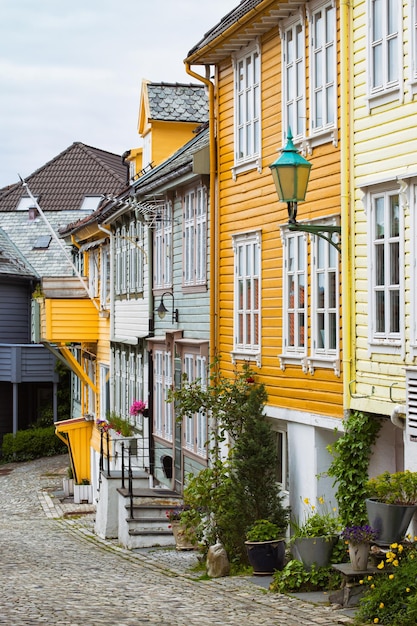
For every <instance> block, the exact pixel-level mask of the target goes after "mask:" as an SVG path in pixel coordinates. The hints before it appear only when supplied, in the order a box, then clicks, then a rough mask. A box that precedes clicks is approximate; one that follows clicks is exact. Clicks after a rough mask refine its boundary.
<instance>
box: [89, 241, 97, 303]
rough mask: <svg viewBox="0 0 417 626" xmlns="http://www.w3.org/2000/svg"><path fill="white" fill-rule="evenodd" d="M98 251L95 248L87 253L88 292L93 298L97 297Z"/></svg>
mask: <svg viewBox="0 0 417 626" xmlns="http://www.w3.org/2000/svg"><path fill="white" fill-rule="evenodd" d="M98 259H99V250H98V249H97V248H96V249H94V250H90V251H89V253H88V290H89V293H90V295H91V296H92V297H93V298H97V297H98V276H99V265H98Z"/></svg>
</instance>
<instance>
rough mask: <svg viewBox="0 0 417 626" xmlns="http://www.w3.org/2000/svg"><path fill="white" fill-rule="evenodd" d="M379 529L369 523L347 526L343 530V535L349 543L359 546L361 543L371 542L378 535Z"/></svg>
mask: <svg viewBox="0 0 417 626" xmlns="http://www.w3.org/2000/svg"><path fill="white" fill-rule="evenodd" d="M378 534H379V533H378V531H377V530H375V528H372V527H371V526H369V525H368V524H365V525H364V526H346V528H344V529H343V530H342V533H341V537H342V539H344V540H345V541H347V542H348V543H351V544H353V545H355V546H357V545H358V544H359V543H370V542H371V541H375V539H376V538H377V537H378Z"/></svg>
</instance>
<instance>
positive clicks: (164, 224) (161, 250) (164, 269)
mask: <svg viewBox="0 0 417 626" xmlns="http://www.w3.org/2000/svg"><path fill="white" fill-rule="evenodd" d="M153 246H154V274H153V286H154V289H164V288H166V287H171V285H172V203H171V202H166V203H165V205H164V208H163V211H162V212H161V219H159V220H157V221H156V222H155V230H154V238H153Z"/></svg>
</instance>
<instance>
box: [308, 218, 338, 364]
mask: <svg viewBox="0 0 417 626" xmlns="http://www.w3.org/2000/svg"><path fill="white" fill-rule="evenodd" d="M321 223H326V222H325V221H323V220H321ZM329 225H335V223H334V222H333V224H329ZM323 232H324V234H326V235H327V236H328V237H329V238H331V239H333V241H336V239H337V237H338V236H337V235H336V234H333V235H332V234H331V233H326V232H325V231H324V228H323ZM311 245H312V250H313V266H312V277H311V280H312V289H311V291H312V311H311V316H312V322H311V329H312V350H311V357H310V358H309V371H310V372H312V371H313V368H314V366H317V365H319V366H320V367H326V362H328V363H329V366H331V367H334V368H335V371H336V373H337V374H339V373H340V372H339V370H340V364H339V360H338V359H339V354H340V322H339V318H340V298H339V293H340V281H339V275H340V272H339V252H338V251H337V250H336V248H335V247H334V246H332V245H331V244H329V243H328V242H327V241H326V240H325V239H323V238H321V237H318V236H313V237H312V240H311ZM320 287H324V298H323V300H322V299H321V297H320V296H319V289H320ZM319 316H322V317H323V323H322V324H320V323H319ZM331 337H333V339H332V340H331V341H330V339H331Z"/></svg>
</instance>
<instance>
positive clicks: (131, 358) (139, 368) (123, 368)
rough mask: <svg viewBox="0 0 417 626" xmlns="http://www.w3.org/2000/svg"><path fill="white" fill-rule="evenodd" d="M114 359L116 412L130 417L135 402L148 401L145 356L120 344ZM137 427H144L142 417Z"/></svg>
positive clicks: (114, 349) (115, 348)
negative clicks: (145, 387) (145, 384)
mask: <svg viewBox="0 0 417 626" xmlns="http://www.w3.org/2000/svg"><path fill="white" fill-rule="evenodd" d="M112 357H113V358H112V368H113V381H114V410H115V412H116V413H117V414H118V415H121V416H123V417H129V416H130V413H129V411H130V407H131V405H132V402H133V400H144V401H145V400H146V398H145V395H144V363H143V355H142V353H141V352H140V350H139V349H137V348H134V347H130V346H123V345H122V344H120V345H119V346H115V347H114V348H113V352H112ZM132 419H133V418H132ZM139 422H140V423H139ZM135 425H136V426H137V427H141V426H143V424H142V416H139V419H137V420H136V424H135Z"/></svg>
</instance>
